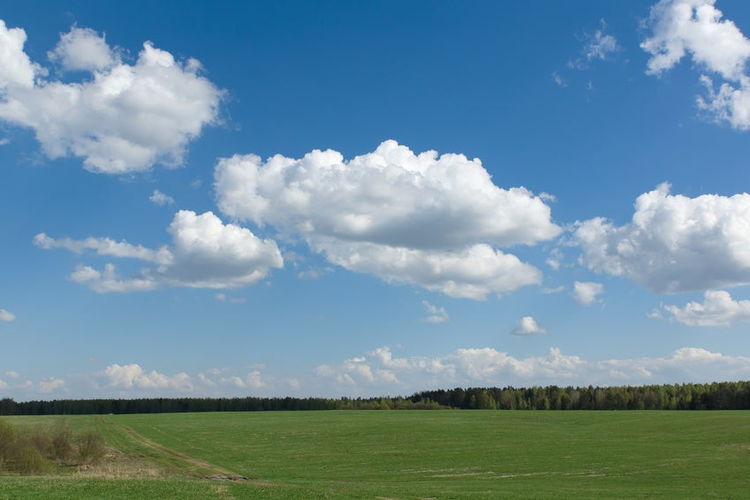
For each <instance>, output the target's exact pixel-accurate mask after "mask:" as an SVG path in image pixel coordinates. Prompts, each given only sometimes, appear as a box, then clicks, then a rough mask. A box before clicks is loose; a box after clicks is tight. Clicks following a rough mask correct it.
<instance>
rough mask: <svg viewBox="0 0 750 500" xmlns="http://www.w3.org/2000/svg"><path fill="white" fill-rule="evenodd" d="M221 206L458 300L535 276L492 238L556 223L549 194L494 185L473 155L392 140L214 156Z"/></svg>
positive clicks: (519, 239)
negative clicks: (357, 150) (347, 152)
mask: <svg viewBox="0 0 750 500" xmlns="http://www.w3.org/2000/svg"><path fill="white" fill-rule="evenodd" d="M215 188H216V192H217V196H218V205H219V208H220V210H221V211H222V212H223V213H225V214H227V215H229V216H232V217H235V218H238V219H240V220H248V221H253V222H254V223H256V224H257V225H259V226H264V225H271V226H273V227H274V228H275V229H276V230H278V231H279V232H280V233H282V234H284V235H287V236H291V237H295V238H302V239H303V240H304V241H305V242H307V243H308V244H309V245H310V246H311V248H312V249H313V250H315V251H317V252H319V253H322V254H324V255H325V256H326V257H327V258H328V260H329V261H331V262H333V263H335V264H337V265H340V266H342V267H345V268H347V269H350V270H352V271H356V272H364V273H369V274H373V275H376V276H378V277H380V278H382V279H385V280H387V281H392V282H406V283H413V284H417V285H420V286H423V287H425V288H428V289H431V290H436V291H440V292H442V293H445V294H447V295H450V296H453V297H470V298H484V297H485V296H486V295H488V294H490V293H498V294H500V293H504V292H508V291H511V290H514V289H516V288H518V287H520V286H524V285H529V284H534V283H538V282H539V281H540V279H541V278H540V273H539V271H538V270H537V269H536V268H535V267H533V266H531V265H529V264H526V263H523V262H521V261H520V260H519V259H518V258H517V257H516V256H514V255H509V254H505V253H503V252H502V251H500V250H499V249H498V247H508V246H513V245H520V244H527V245H532V244H535V243H538V242H540V241H545V240H549V239H551V238H554V237H555V236H556V235H557V234H559V232H560V228H559V227H558V226H556V225H555V224H554V223H553V222H552V221H551V219H550V209H549V207H548V206H547V205H546V204H545V203H544V201H543V200H542V199H541V198H540V197H538V196H535V195H533V194H532V193H531V192H529V191H528V190H527V189H525V188H522V187H521V188H511V189H502V188H499V187H498V186H496V185H495V184H493V182H492V179H491V177H490V175H489V173H488V172H487V171H486V170H485V169H484V167H483V166H482V164H481V162H480V160H478V159H474V160H469V159H467V158H466V157H465V156H463V155H460V154H444V155H442V156H438V154H437V153H436V152H434V151H427V152H424V153H421V154H418V155H417V154H414V153H413V152H412V151H411V150H410V149H409V148H407V147H405V146H402V145H399V144H398V143H396V142H395V141H386V142H384V143H382V144H381V145H380V146H379V147H378V148H377V149H376V150H375V151H374V152H372V153H367V154H364V155H361V156H357V157H356V158H354V159H352V160H350V161H345V160H344V158H343V156H342V155H341V154H340V153H338V152H336V151H332V150H328V151H318V150H315V151H312V152H310V153H308V154H306V155H305V156H304V157H303V158H301V159H292V158H286V157H284V156H281V155H277V156H274V157H272V158H269V159H268V160H267V161H265V162H263V161H262V160H261V159H260V158H259V157H258V156H255V155H244V156H240V155H236V156H233V157H231V158H225V159H222V160H220V161H219V162H218V164H217V167H216V172H215Z"/></svg>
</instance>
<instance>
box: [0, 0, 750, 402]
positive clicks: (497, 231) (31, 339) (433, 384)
mask: <svg viewBox="0 0 750 500" xmlns="http://www.w3.org/2000/svg"><path fill="white" fill-rule="evenodd" d="M0 19H1V20H2V21H1V22H0V346H1V347H0V397H11V398H14V399H16V400H17V401H26V400H34V399H45V400H49V399H65V398H76V399H78V398H115V397H116V398H138V397H235V396H259V397H267V396H269V397H275V396H279V397H284V396H292V397H309V396H315V397H341V396H348V397H359V396H362V397H369V396H383V395H388V396H397V395H410V394H412V393H414V392H416V391H420V390H431V389H439V388H444V389H449V388H454V387H487V386H498V387H504V386H508V385H512V386H516V387H531V386H540V385H553V384H554V385H559V386H568V385H573V386H576V385H599V386H605V385H608V386H611V385H642V384H664V383H669V384H672V383H688V382H696V383H709V382H714V381H736V380H747V379H750V331H749V330H750V325H749V322H750V288H748V285H749V284H750V195H748V194H747V193H746V191H747V187H748V185H750V169H749V168H748V165H747V161H748V157H750V155H748V152H750V142H749V141H748V139H750V67H749V66H748V59H750V39H749V38H748V37H749V36H750V5H749V4H747V2H742V1H721V0H716V1H713V0H664V1H661V2H658V3H657V2H654V1H653V0H651V1H631V2H598V1H590V2H586V1H579V2H546V1H544V2H542V1H529V2H518V3H506V2H489V1H488V2H484V1H475V2H449V1H439V2H426V1H424V2H423V1H414V2H392V1H381V2H347V1H330V2H320V3H314V2H295V1H280V2H219V3H218V4H217V3H216V2H201V1H195V2H187V3H184V2H179V3H178V2H158V3H154V2H141V1H133V2H123V3H105V2H98V1H70V2H58V3H56V4H54V5H51V4H50V3H48V2H40V1H37V0H30V1H26V2H13V3H8V4H6V5H4V6H3V9H2V12H0Z"/></svg>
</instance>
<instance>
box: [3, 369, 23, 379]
mask: <svg viewBox="0 0 750 500" xmlns="http://www.w3.org/2000/svg"><path fill="white" fill-rule="evenodd" d="M4 375H5V376H6V377H7V378H12V379H17V378H21V376H20V375H19V374H18V372H14V371H12V370H10V371H7V372H5V374H4Z"/></svg>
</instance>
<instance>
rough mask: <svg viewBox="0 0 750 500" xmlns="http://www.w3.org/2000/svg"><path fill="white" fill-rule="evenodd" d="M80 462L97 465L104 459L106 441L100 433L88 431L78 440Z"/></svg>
mask: <svg viewBox="0 0 750 500" xmlns="http://www.w3.org/2000/svg"><path fill="white" fill-rule="evenodd" d="M77 444H78V454H77V458H78V461H79V462H81V463H84V464H95V463H97V462H99V461H100V460H101V459H102V458H103V457H104V452H105V448H104V440H103V439H102V437H101V436H100V435H99V433H98V432H96V431H93V430H90V431H86V432H84V433H83V434H81V435H80V436H78V439H77Z"/></svg>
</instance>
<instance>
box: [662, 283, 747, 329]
mask: <svg viewBox="0 0 750 500" xmlns="http://www.w3.org/2000/svg"><path fill="white" fill-rule="evenodd" d="M664 310H665V311H667V312H668V313H670V314H671V315H672V317H671V318H670V319H669V321H670V322H672V321H676V322H678V323H683V324H685V325H688V326H731V325H732V324H734V323H737V322H739V321H750V300H739V301H735V300H733V299H732V296H731V295H729V293H728V292H726V291H723V290H709V291H707V292H705V294H704V299H703V303H702V304H700V303H698V302H690V303H688V304H687V305H686V306H685V307H684V308H682V309H681V308H679V307H677V306H670V305H666V306H664Z"/></svg>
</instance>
